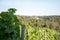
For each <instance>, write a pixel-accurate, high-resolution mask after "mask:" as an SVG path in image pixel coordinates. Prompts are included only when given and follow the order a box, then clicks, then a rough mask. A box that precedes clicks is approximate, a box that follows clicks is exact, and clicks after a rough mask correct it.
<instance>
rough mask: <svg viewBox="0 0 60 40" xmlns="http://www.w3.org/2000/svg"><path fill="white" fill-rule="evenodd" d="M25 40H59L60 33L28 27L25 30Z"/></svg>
mask: <svg viewBox="0 0 60 40" xmlns="http://www.w3.org/2000/svg"><path fill="white" fill-rule="evenodd" d="M45 33H46V34H45ZM45 37H46V38H45ZM24 39H25V40H45V39H46V40H58V32H57V31H55V30H52V29H48V28H41V27H31V26H27V27H26V30H25V38H24Z"/></svg>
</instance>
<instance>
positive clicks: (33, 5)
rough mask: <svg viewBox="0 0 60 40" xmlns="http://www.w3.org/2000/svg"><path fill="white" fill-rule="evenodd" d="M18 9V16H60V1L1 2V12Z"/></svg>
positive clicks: (20, 0) (25, 0) (16, 0)
mask: <svg viewBox="0 0 60 40" xmlns="http://www.w3.org/2000/svg"><path fill="white" fill-rule="evenodd" d="M8 8H16V9H17V12H16V15H27V16H33V15H35V16H42V15H43V16H46V15H47V16H48V15H60V0H0V12H1V11H6V10H7V9H8Z"/></svg>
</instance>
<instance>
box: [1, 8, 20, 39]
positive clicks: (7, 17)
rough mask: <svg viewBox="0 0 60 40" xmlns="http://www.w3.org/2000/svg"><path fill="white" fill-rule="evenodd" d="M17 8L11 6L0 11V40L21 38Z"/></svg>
mask: <svg viewBox="0 0 60 40" xmlns="http://www.w3.org/2000/svg"><path fill="white" fill-rule="evenodd" d="M15 11H16V9H14V8H10V9H8V11H6V12H1V13H0V40H20V29H19V23H18V19H17V17H16V16H15V15H14V13H15Z"/></svg>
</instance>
